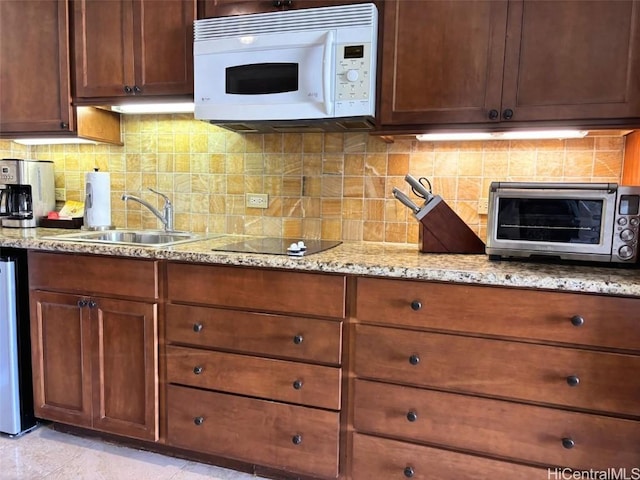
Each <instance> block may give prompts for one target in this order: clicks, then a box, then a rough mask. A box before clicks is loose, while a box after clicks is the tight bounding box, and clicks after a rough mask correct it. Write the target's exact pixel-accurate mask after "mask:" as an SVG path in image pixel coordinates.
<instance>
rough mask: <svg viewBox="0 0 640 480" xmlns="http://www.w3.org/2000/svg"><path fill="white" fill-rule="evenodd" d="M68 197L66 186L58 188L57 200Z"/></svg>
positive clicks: (62, 200) (61, 200)
mask: <svg viewBox="0 0 640 480" xmlns="http://www.w3.org/2000/svg"><path fill="white" fill-rule="evenodd" d="M66 199H67V189H66V188H56V202H64V201H65V200H66Z"/></svg>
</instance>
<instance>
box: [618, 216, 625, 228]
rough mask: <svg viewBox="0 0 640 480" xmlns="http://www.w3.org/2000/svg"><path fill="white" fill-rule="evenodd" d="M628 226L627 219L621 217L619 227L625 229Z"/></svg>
mask: <svg viewBox="0 0 640 480" xmlns="http://www.w3.org/2000/svg"><path fill="white" fill-rule="evenodd" d="M626 224H627V219H626V218H624V217H620V218H619V219H618V225H620V226H621V227H624V226H625V225H626Z"/></svg>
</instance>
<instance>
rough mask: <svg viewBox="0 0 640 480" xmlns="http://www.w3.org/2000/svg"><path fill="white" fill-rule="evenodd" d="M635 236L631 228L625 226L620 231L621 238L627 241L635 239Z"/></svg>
mask: <svg viewBox="0 0 640 480" xmlns="http://www.w3.org/2000/svg"><path fill="white" fill-rule="evenodd" d="M633 237H635V234H634V233H633V230H631V229H629V228H625V229H624V230H622V231H621V232H620V238H621V239H622V240H623V241H625V242H628V241H629V240H633Z"/></svg>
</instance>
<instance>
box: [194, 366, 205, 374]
mask: <svg viewBox="0 0 640 480" xmlns="http://www.w3.org/2000/svg"><path fill="white" fill-rule="evenodd" d="M202 370H203V368H202V367H200V366H197V367H193V373H195V374H196V375H200V374H201V373H202Z"/></svg>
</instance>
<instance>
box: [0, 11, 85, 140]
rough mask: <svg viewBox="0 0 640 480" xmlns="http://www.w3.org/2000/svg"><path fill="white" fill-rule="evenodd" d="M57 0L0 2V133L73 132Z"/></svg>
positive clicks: (65, 28) (64, 18)
mask: <svg viewBox="0 0 640 480" xmlns="http://www.w3.org/2000/svg"><path fill="white" fill-rule="evenodd" d="M67 12H68V7H67V2H66V1H63V0H42V1H28V2H20V1H2V2H0V84H1V85H2V88H0V112H1V115H0V132H2V134H7V133H16V132H29V133H40V132H42V133H49V132H56V133H57V132H66V131H69V130H73V129H74V128H75V126H74V123H75V120H74V116H73V113H72V108H71V101H70V90H69V88H70V87H69V40H68V38H69V22H68V15H67Z"/></svg>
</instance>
